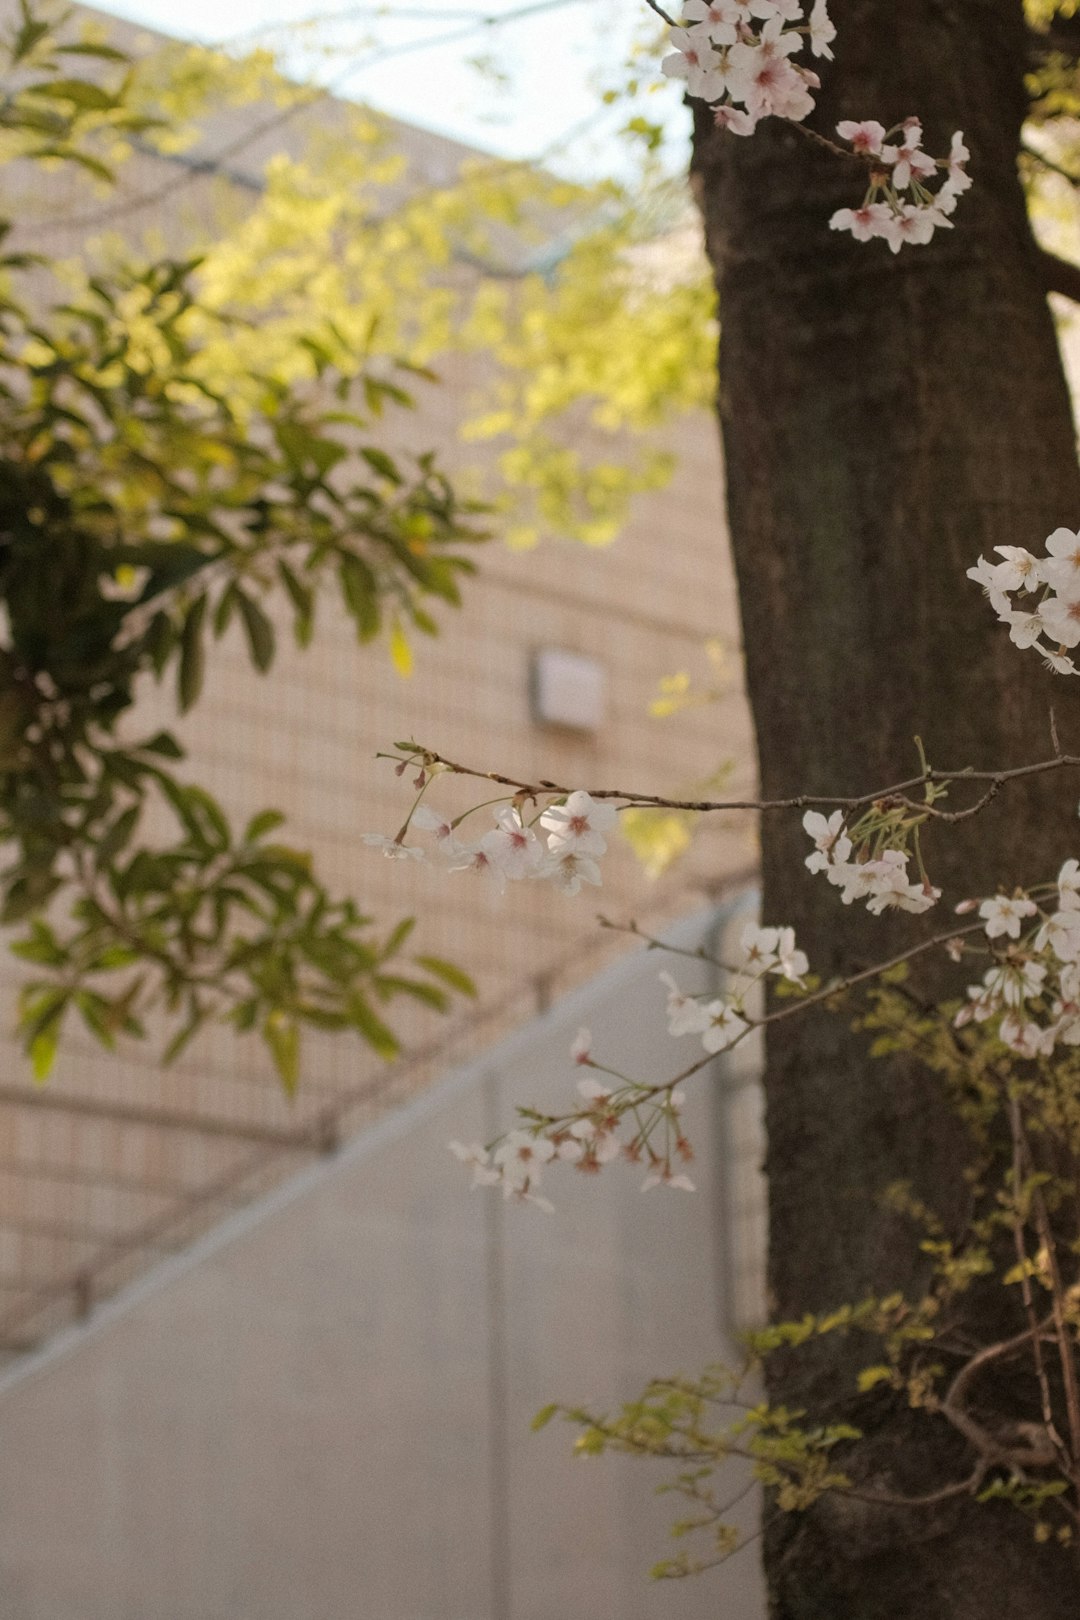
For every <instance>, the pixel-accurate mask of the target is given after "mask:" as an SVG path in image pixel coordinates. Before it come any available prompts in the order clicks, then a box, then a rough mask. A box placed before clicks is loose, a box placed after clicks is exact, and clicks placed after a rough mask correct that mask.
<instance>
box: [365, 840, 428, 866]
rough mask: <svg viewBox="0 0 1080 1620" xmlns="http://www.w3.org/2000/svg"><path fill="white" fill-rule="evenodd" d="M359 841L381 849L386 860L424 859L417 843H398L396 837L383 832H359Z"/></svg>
mask: <svg viewBox="0 0 1080 1620" xmlns="http://www.w3.org/2000/svg"><path fill="white" fill-rule="evenodd" d="M360 842H361V843H362V844H368V845H370V847H371V848H372V849H381V850H382V852H383V854H384V855H385V856H386V858H387V860H390V861H422V860H425V859H426V856H425V854H424V851H423V850H422V849H421V848H420V846H419V845H418V844H403V843H399V841H398V840H397V839H396V838H387V836H386V834H385V833H361V834H360Z"/></svg>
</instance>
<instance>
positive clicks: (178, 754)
mask: <svg viewBox="0 0 1080 1620" xmlns="http://www.w3.org/2000/svg"><path fill="white" fill-rule="evenodd" d="M139 752H140V754H157V755H158V756H159V757H160V758H161V759H183V757H184V750H183V749H182V748H181V746H180V744H179V743H178V742H177V740H176V738H175V737H174V736H173V735H172V733H171V732H169V731H159V732H157V733H156V735H154V736H153V737H151V738H150V739H149V741H148V742H144V743H140V744H139Z"/></svg>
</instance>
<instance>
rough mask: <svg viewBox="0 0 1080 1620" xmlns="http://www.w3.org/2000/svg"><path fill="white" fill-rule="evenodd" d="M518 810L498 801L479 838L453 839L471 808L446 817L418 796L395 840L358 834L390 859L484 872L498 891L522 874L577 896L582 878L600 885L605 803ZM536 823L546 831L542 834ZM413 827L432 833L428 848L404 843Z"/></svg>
mask: <svg viewBox="0 0 1080 1620" xmlns="http://www.w3.org/2000/svg"><path fill="white" fill-rule="evenodd" d="M430 780H431V773H430V772H429V771H428V770H424V769H422V770H421V771H420V772H419V775H418V776H417V778H416V784H415V785H416V786H417V787H418V788H419V791H420V794H421V795H422V794H423V792H424V791H425V789H426V787H427V786H428V783H429V782H430ZM483 808H485V807H484V806H482V805H480V806H477V807H476V809H483ZM522 810H523V807H522V805H521V803H520V802H519V801H517V800H515V801H512V802H511V803H509V804H507V803H505V802H502V801H500V802H499V803H498V804H497V805H496V807H495V809H494V811H493V817H494V822H495V825H494V826H493V827H491V828H489V829H488V831H487V832H484V833H482V834H481V835H480V837H479V838H474V839H468V838H462V837H460V836H459V828H460V827H461V825H462V823H463V822H464V821H465V819H466V817H468V816H471V815H473V814H475V810H467V811H466V812H465V815H462V816H458V817H457V818H456V819H454V820H451V819H450V818H449V817H447V816H443V815H440V814H439V813H438V812H437V811H435V810H432V809H431V807H430V806H429V805H426V804H422V803H420V802H419V801H418V802H417V803H416V804H415V805H414V806H413V809H412V811H411V812H410V814H409V816H408V818H407V820H406V822H405V825H404V826H403V827H402V828H401V830H400V831H399V832H398V834H397V836H396V837H394V838H388V837H386V835H385V834H383V833H364V834H362V841H363V842H364V843H365V844H369V845H371V846H372V847H373V848H375V849H381V850H382V852H383V854H384V855H386V856H389V857H390V858H391V859H396V860H413V861H423V860H426V859H427V858H428V854H429V852H430V853H431V854H433V855H434V857H435V858H436V860H437V861H439V862H440V863H441V864H442V865H443V866H445V867H446V868H447V870H449V871H451V872H476V873H479V874H480V875H481V876H483V877H486V878H487V879H489V880H490V882H491V883H493V884H494V886H495V888H496V890H497V891H498V892H499V893H500V894H502V893H503V891H504V890H505V888H506V885H507V883H513V882H519V881H521V880H522V879H524V878H531V879H540V880H542V881H547V882H551V883H554V884H555V885H556V886H557V887H558V888H560V889H562V891H563V893H564V894H571V895H573V894H578V893H579V892H580V890H581V886H582V884H583V883H590V884H593V885H594V886H595V887H599V886H600V882H601V877H600V867H599V865H598V862H597V857H598V856H600V855H603V854H604V853H605V851H606V849H607V837H606V835H607V834H608V833H609V832H611V831H612V829H613V828H614V826H615V823H616V821H617V819H618V813H617V811H616V810H615V808H614V807H613V806H612V805H610V804H602V803H598V802H597V800H595V799H593V798H591V797H590V795H589V794H588V793H584V792H576V793H571V794H568V795H567V796H566V797H564V798H562V799H560V800H556V801H553V802H552V803H551V804H549V805H548V806H547V807H546V808H545V809H543V810H541V811H539V812H538V814H537V815H536V816H535V817H534V818H533V820H532V821H526V820H525V819H524V818H523V814H522ZM537 826H538V827H539V828H540V833H542V834H544V835H546V836H545V837H544V838H543V839H542V838H541V836H540V835H539V834H538V833H537V831H536V827H537ZM413 831H416V832H422V833H429V834H430V835H431V843H430V845H429V847H428V848H424V846H423V845H420V844H413V843H409V842H407V839H408V837H409V834H410V833H411V832H413Z"/></svg>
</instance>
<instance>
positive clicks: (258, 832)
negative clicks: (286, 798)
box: [244, 810, 285, 844]
mask: <svg viewBox="0 0 1080 1620" xmlns="http://www.w3.org/2000/svg"><path fill="white" fill-rule="evenodd" d="M284 824H285V817H284V816H283V815H282V813H281V811H280V810H260V811H259V813H258V815H255V816H252V818H251V820H250V821H249V822H248V824H247V826H246V827H245V828H244V843H245V844H257V843H258V842H259V840H260V838H265V837H266V835H267V833H270V832H276V831H277V829H278V828H279V827H282V826H284Z"/></svg>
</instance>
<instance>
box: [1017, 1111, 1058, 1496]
mask: <svg viewBox="0 0 1080 1620" xmlns="http://www.w3.org/2000/svg"><path fill="white" fill-rule="evenodd" d="M1009 1131H1010V1135H1011V1137H1012V1147H1013V1159H1012V1178H1013V1203H1014V1205H1015V1208H1014V1210H1013V1219H1012V1228H1013V1245H1014V1247H1015V1249H1016V1259H1017V1264H1018V1267H1019V1271H1020V1291H1021V1298H1022V1299H1023V1302H1024V1313H1025V1315H1026V1316H1027V1319H1028V1324H1029V1328H1030V1331H1031V1334H1032V1353H1033V1355H1034V1359H1035V1376H1036V1378H1037V1380H1038V1384H1039V1399H1040V1402H1041V1404H1042V1417H1043V1425H1044V1427H1045V1429H1046V1432H1047V1434H1048V1435H1049V1436H1050V1442H1051V1444H1052V1445H1053V1447H1054V1450H1055V1451H1056V1452H1057V1454H1058V1460H1059V1463H1060V1464H1061V1467H1062V1469H1063V1470H1066V1471H1067V1468H1068V1458H1069V1453H1068V1448H1067V1447H1066V1445H1065V1442H1064V1440H1063V1439H1062V1437H1061V1435H1060V1433H1059V1432H1058V1427H1057V1424H1056V1423H1055V1421H1054V1406H1053V1401H1052V1399H1051V1395H1050V1380H1049V1378H1048V1377H1047V1372H1046V1362H1045V1359H1044V1357H1043V1353H1042V1339H1041V1335H1040V1333H1039V1332H1038V1322H1037V1317H1036V1311H1035V1298H1034V1294H1033V1292H1032V1287H1031V1275H1030V1272H1029V1270H1028V1255H1027V1246H1026V1244H1025V1243H1024V1227H1023V1221H1022V1219H1021V1216H1020V1205H1021V1198H1022V1194H1023V1187H1024V1130H1023V1123H1022V1120H1021V1117H1020V1102H1019V1099H1018V1098H1017V1096H1016V1095H1015V1093H1014V1094H1013V1095H1012V1096H1010V1098H1009Z"/></svg>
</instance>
